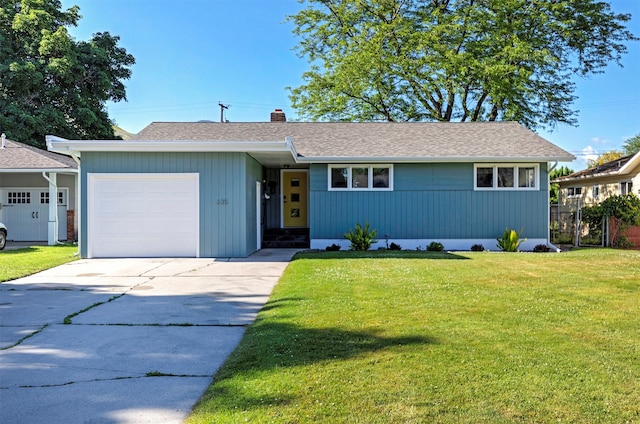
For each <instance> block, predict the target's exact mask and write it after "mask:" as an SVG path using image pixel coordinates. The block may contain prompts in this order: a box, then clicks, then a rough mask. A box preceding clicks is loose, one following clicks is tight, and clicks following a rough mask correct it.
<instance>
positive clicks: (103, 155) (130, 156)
mask: <svg viewBox="0 0 640 424" xmlns="http://www.w3.org/2000/svg"><path fill="white" fill-rule="evenodd" d="M248 165H249V167H250V169H251V172H250V173H249V175H250V176H258V178H259V173H258V171H257V168H258V167H257V166H256V163H255V160H253V158H250V157H249V156H248V155H246V154H245V153H152V152H149V153H123V152H83V154H82V165H81V179H82V180H81V181H82V187H83V190H86V187H87V173H194V172H195V173H198V174H199V181H200V193H199V195H200V256H202V257H230V256H247V255H248V254H250V253H251V252H253V251H254V250H255V245H256V234H255V233H256V230H255V224H254V225H252V226H248V225H247V222H248V220H250V219H254V222H255V211H253V212H252V214H253V215H248V214H247V211H250V210H254V209H255V201H251V203H250V205H251V207H248V202H249V198H250V197H251V195H250V194H247V187H250V185H249V184H248V174H247V167H248ZM253 186H254V187H253V196H254V197H253V198H254V199H255V182H254V183H253ZM250 191H251V190H250ZM86 199H87V197H86V194H85V195H83V197H82V224H81V225H82V231H81V237H82V246H83V251H82V252H81V254H82V255H83V256H86V254H87V251H86V249H87V234H86V233H87V232H86V222H87V204H86ZM219 200H220V202H219ZM224 200H226V203H225V202H224ZM168 242H170V238H168Z"/></svg>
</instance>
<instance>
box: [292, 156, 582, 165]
mask: <svg viewBox="0 0 640 424" xmlns="http://www.w3.org/2000/svg"><path fill="white" fill-rule="evenodd" d="M573 159H575V158H573V157H571V159H569V158H568V157H557V158H556V157H533V156H532V157H504V156H502V157H489V156H473V157H470V156H451V157H444V156H442V157H435V156H434V157H393V156H391V157H355V156H354V157H328V156H323V157H320V156H316V157H298V158H297V159H296V162H299V163H451V162H458V163H460V162H468V163H480V162H486V163H499V162H509V163H532V162H555V161H561V162H565V161H567V160H573Z"/></svg>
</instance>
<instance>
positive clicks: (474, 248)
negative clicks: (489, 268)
mask: <svg viewBox="0 0 640 424" xmlns="http://www.w3.org/2000/svg"><path fill="white" fill-rule="evenodd" d="M471 251H472V252H484V246H483V245H481V244H474V245H473V246H471Z"/></svg>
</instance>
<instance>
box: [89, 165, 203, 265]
mask: <svg viewBox="0 0 640 424" xmlns="http://www.w3.org/2000/svg"><path fill="white" fill-rule="evenodd" d="M89 175H90V183H89V193H88V198H89V202H88V204H89V210H88V214H87V215H88V220H89V223H88V227H89V237H88V243H89V249H88V252H89V256H90V257H158V256H192V257H195V256H197V255H198V244H199V224H198V220H199V213H198V209H199V208H198V205H199V200H198V192H199V188H198V175H197V174H89ZM101 190H104V191H101ZM92 206H93V209H92Z"/></svg>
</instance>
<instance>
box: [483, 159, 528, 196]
mask: <svg viewBox="0 0 640 424" xmlns="http://www.w3.org/2000/svg"><path fill="white" fill-rule="evenodd" d="M474 171H475V175H474V177H475V181H474V183H475V187H474V189H475V190H538V188H539V187H540V184H539V179H540V176H539V172H538V171H539V166H538V165H537V164H495V165H493V164H491V165H490V164H476V165H475V166H474Z"/></svg>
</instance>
